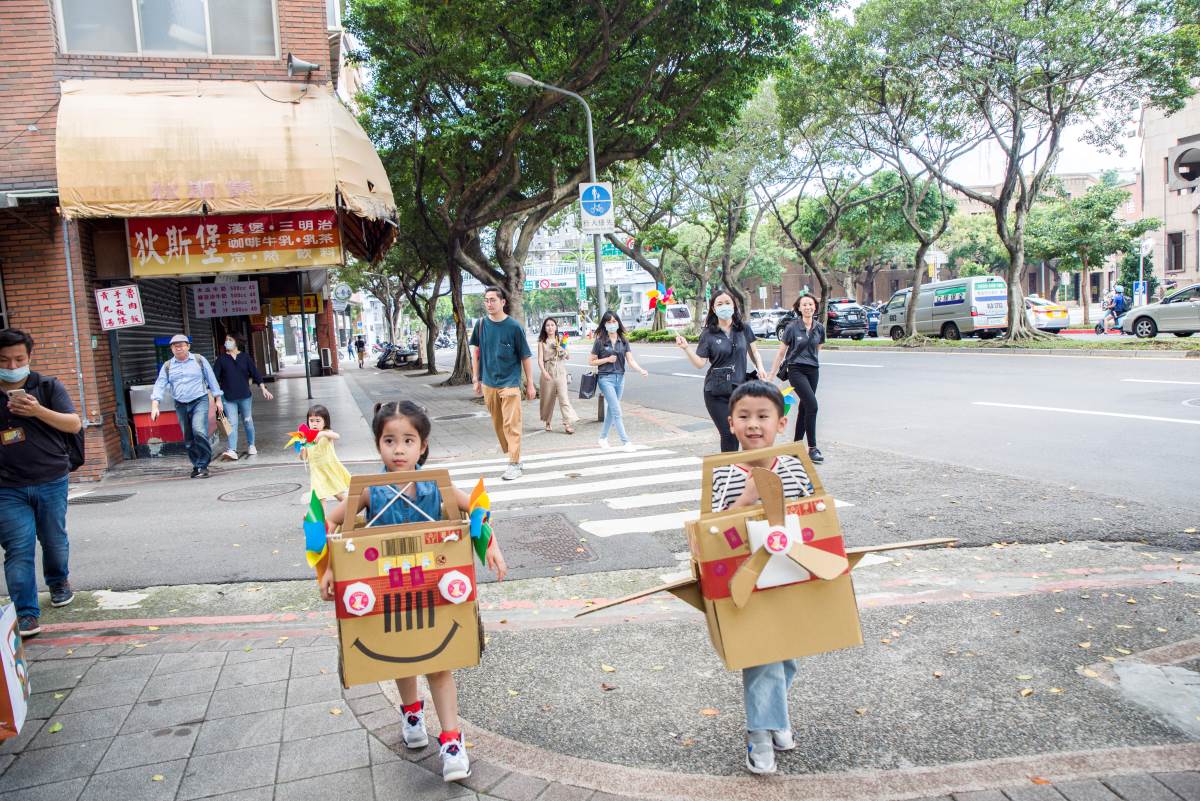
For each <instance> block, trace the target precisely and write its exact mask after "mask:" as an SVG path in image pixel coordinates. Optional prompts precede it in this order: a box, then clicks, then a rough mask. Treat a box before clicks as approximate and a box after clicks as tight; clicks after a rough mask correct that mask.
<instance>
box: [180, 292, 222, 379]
mask: <svg viewBox="0 0 1200 801" xmlns="http://www.w3.org/2000/svg"><path fill="white" fill-rule="evenodd" d="M184 286H188V287H191V286H195V284H185V285H184ZM183 297H184V301H185V302H186V305H187V319H188V334H189V335H190V336H191V338H192V353H200V354H203V356H204V358H206V359H208V361H209V363H210V364H212V363H214V362H215V361H216V359H217V343H216V341H215V340H214V339H213V321H212V320H209V319H202V318H200V317H197V316H196V305H195V304H194V303H193V302H192V293H191V290H190V289H189V290H188V291H187V292H186V294H184V296H183Z"/></svg>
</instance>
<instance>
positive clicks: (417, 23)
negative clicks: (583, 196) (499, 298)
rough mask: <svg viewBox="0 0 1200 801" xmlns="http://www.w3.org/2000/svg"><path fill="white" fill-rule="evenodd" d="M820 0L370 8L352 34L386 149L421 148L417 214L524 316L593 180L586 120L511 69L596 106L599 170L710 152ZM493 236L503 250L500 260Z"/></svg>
mask: <svg viewBox="0 0 1200 801" xmlns="http://www.w3.org/2000/svg"><path fill="white" fill-rule="evenodd" d="M818 5H819V2H818V0H746V2H738V3H701V4H697V3H695V2H683V0H676V2H671V1H670V0H620V2H601V1H600V0H590V1H589V0H567V2H548V1H547V0H518V1H517V2H513V1H512V0H475V2H470V3H446V2H444V1H443V0H356V2H354V3H353V4H352V5H351V13H350V14H349V17H348V25H349V27H350V28H351V30H352V31H353V32H354V33H355V35H356V36H357V37H358V38H359V40H360V41H361V42H362V44H363V47H362V55H363V57H364V58H365V59H366V61H367V63H368V65H369V66H370V68H371V72H372V78H373V80H372V82H371V84H370V89H369V92H368V96H367V98H366V109H367V112H368V114H369V116H370V117H371V118H372V124H371V130H372V133H373V135H374V136H375V138H376V142H377V143H379V144H381V145H382V146H384V147H393V146H399V145H405V146H411V147H412V148H413V154H414V158H413V162H412V166H413V169H412V171H411V173H409V174H405V175H402V176H397V175H392V183H393V185H395V184H396V183H397V182H398V181H409V182H412V183H413V184H414V187H415V192H416V196H417V198H418V201H419V202H420V203H422V204H423V206H424V208H425V213H426V214H427V216H429V217H437V218H439V219H440V221H441V225H442V227H444V229H445V231H446V239H445V247H446V253H445V256H446V258H448V259H450V260H452V261H453V262H454V263H455V264H457V265H459V266H460V267H462V268H463V269H464V270H466V271H467V272H469V273H470V274H471V275H473V276H475V277H476V278H478V279H479V280H480V281H483V282H484V283H489V284H491V283H495V284H499V285H501V286H503V287H505V288H506V289H507V290H508V292H509V294H510V296H511V298H512V305H513V312H514V316H517V317H521V316H523V315H522V312H521V296H522V291H523V286H524V277H525V270H524V262H525V258H526V255H527V253H528V250H529V246H530V244H531V243H532V240H533V236H534V234H535V233H536V232H537V230H538V228H539V227H540V226H541V225H542V224H543V223H544V222H545V221H546V220H548V219H549V218H550V217H552V216H553V215H554V214H555V213H556V212H558V211H559V210H561V209H563V208H565V207H566V206H567V205H569V204H571V203H572V202H575V200H576V197H577V194H578V187H579V184H580V182H582V181H585V180H587V178H588V159H587V152H586V142H585V138H584V135H583V133H584V126H583V119H582V113H581V109H580V108H579V107H578V106H577V105H576V104H575V103H574V101H572V100H571V99H570V98H568V97H565V96H563V95H561V94H559V93H555V92H551V91H548V90H547V91H541V90H536V89H524V88H519V87H515V86H511V85H509V84H508V83H506V82H505V79H504V76H505V74H506V72H508V71H510V70H519V71H523V72H527V73H529V74H532V75H533V76H534V77H535V78H538V79H541V80H544V81H546V82H548V83H550V84H554V85H557V86H559V87H562V88H564V89H567V90H570V91H573V92H576V93H578V94H580V95H582V96H584V97H585V98H586V99H587V100H588V101H589V102H590V104H591V106H592V108H593V109H594V112H595V114H596V121H595V122H596V125H595V132H596V137H595V138H596V168H597V170H598V171H599V172H603V171H605V170H606V169H607V168H608V167H609V166H611V165H613V164H617V163H619V162H622V161H629V160H633V159H638V158H642V157H644V156H647V155H651V154H654V153H656V152H661V151H665V150H670V149H674V148H679V147H683V146H688V145H696V144H711V143H712V142H713V141H714V139H715V135H716V133H717V131H719V130H720V129H721V128H722V127H724V126H725V125H726V124H727V123H728V122H730V121H731V120H733V119H735V118H736V116H737V114H738V111H739V109H740V108H741V106H742V104H743V103H744V102H745V100H746V99H747V98H749V97H750V95H751V94H752V93H753V91H754V90H755V88H756V87H757V86H758V84H759V83H760V81H761V80H762V79H763V78H764V77H765V76H766V74H767V73H768V72H769V71H770V70H771V69H773V68H774V67H775V66H776V65H777V64H778V61H779V56H780V54H781V53H782V52H783V51H784V50H785V49H786V48H787V47H788V46H789V45H790V44H791V42H792V41H793V40H794V38H795V36H796V34H797V31H798V29H799V25H800V24H801V22H802V21H803V19H804V18H805V17H806V16H808V15H809V13H810V12H811V10H812V9H814V8H815V7H817V6H818ZM484 229H492V231H493V232H494V235H492V236H491V237H489V238H488V242H490V250H491V253H488V252H486V249H485V238H484V237H483V236H481V232H482V231H483V230H484Z"/></svg>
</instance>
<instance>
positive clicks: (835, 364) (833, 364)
mask: <svg viewBox="0 0 1200 801" xmlns="http://www.w3.org/2000/svg"><path fill="white" fill-rule="evenodd" d="M821 366H822V367H826V366H829V367H883V365H882V364H853V363H851V362H827V361H825V360H824V359H822V360H821Z"/></svg>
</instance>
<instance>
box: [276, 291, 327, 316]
mask: <svg viewBox="0 0 1200 801" xmlns="http://www.w3.org/2000/svg"><path fill="white" fill-rule="evenodd" d="M268 302H269V303H270V309H269V310H270V312H271V316H272V317H286V316H287V315H289V314H300V296H299V295H291V296H289V297H286V298H268ZM323 311H325V304H324V303H323V302H322V301H321V296H320V295H317V294H315V293H314V294H309V295H305V296H304V313H305V314H320V313H321V312H323Z"/></svg>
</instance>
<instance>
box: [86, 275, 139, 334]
mask: <svg viewBox="0 0 1200 801" xmlns="http://www.w3.org/2000/svg"><path fill="white" fill-rule="evenodd" d="M96 310H97V311H99V312H100V327H101V328H102V329H104V330H105V331H112V330H115V329H117V328H132V327H133V326H135V325H145V324H146V316H145V314H144V313H143V311H142V293H141V292H139V291H138V288H137V287H136V286H132V285H131V286H114V287H109V288H108V289H97V290H96Z"/></svg>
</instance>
